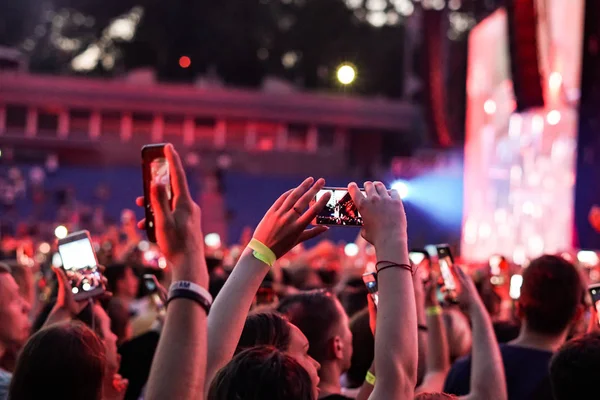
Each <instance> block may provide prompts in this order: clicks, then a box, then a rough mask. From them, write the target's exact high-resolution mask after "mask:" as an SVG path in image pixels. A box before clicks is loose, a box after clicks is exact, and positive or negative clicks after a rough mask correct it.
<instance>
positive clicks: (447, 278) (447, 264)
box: [436, 245, 458, 303]
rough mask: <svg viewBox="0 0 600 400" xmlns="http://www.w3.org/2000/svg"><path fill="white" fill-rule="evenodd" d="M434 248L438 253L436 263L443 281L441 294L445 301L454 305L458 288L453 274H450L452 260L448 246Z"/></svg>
mask: <svg viewBox="0 0 600 400" xmlns="http://www.w3.org/2000/svg"><path fill="white" fill-rule="evenodd" d="M436 248H437V253H438V262H439V265H440V273H441V275H442V279H443V280H444V287H443V288H442V292H443V294H444V297H445V298H446V300H447V301H449V302H451V303H456V302H457V301H458V296H457V291H458V286H457V284H456V279H455V277H454V273H453V272H452V266H453V265H454V259H453V258H452V253H451V252H450V247H448V245H438V246H436Z"/></svg>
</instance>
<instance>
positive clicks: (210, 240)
mask: <svg viewBox="0 0 600 400" xmlns="http://www.w3.org/2000/svg"><path fill="white" fill-rule="evenodd" d="M204 244H206V245H207V246H208V247H211V248H213V249H218V248H219V247H221V236H219V234H218V233H209V234H208V235H206V236H205V237H204Z"/></svg>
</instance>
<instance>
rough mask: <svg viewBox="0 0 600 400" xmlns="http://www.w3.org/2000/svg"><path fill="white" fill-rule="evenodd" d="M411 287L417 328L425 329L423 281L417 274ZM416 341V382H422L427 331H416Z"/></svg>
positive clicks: (425, 358) (424, 368) (425, 363)
mask: <svg viewBox="0 0 600 400" xmlns="http://www.w3.org/2000/svg"><path fill="white" fill-rule="evenodd" d="M413 286H414V288H415V305H416V306H417V323H418V326H419V327H421V326H423V327H427V326H428V324H427V318H426V317H425V292H424V290H423V280H422V278H421V275H420V274H419V273H418V272H417V273H415V274H414V275H413ZM417 335H418V336H417V340H418V343H419V345H418V348H417V355H418V357H417V358H418V360H419V361H418V367H417V382H421V383H422V382H423V379H424V378H425V371H426V367H427V364H428V363H427V360H428V359H427V347H428V338H429V336H430V335H429V334H428V331H425V330H422V329H418V330H417Z"/></svg>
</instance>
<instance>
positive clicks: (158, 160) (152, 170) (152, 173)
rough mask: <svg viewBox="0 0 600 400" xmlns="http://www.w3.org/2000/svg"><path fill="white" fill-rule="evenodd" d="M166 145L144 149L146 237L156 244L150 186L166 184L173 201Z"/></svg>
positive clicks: (143, 174)
mask: <svg viewBox="0 0 600 400" xmlns="http://www.w3.org/2000/svg"><path fill="white" fill-rule="evenodd" d="M165 146H166V144H165V143H162V144H149V145H146V146H144V147H142V176H143V180H144V210H145V216H146V235H148V240H149V241H151V242H152V243H156V228H155V226H154V225H155V221H154V210H152V204H151V202H150V186H151V184H152V182H156V183H161V184H164V185H165V187H166V189H167V196H168V197H169V200H172V197H173V195H172V190H171V175H170V171H169V162H168V161H167V158H166V157H165Z"/></svg>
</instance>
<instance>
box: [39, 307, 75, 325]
mask: <svg viewBox="0 0 600 400" xmlns="http://www.w3.org/2000/svg"><path fill="white" fill-rule="evenodd" d="M71 319H73V317H72V315H71V313H70V312H69V310H66V309H64V308H57V307H54V308H53V309H52V311H50V314H48V318H46V321H45V322H44V325H42V329H44V328H47V327H49V326H50V325H54V324H58V323H60V322H66V321H70V320H71Z"/></svg>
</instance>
